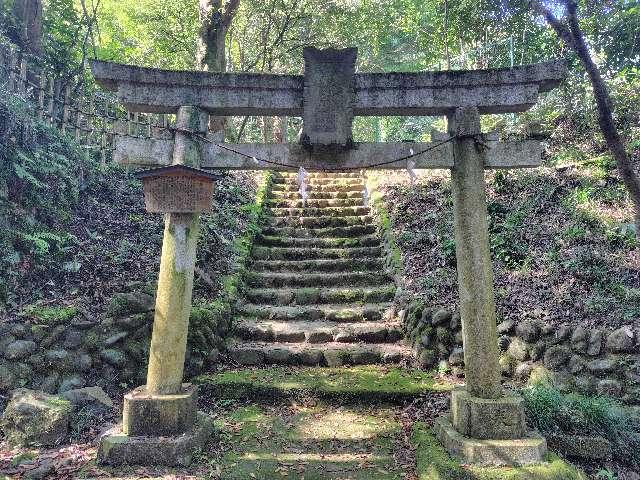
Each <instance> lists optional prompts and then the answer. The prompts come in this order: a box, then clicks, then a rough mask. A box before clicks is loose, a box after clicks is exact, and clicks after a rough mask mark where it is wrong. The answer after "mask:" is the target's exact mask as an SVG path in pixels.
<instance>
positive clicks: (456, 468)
mask: <svg viewBox="0 0 640 480" xmlns="http://www.w3.org/2000/svg"><path fill="white" fill-rule="evenodd" d="M411 440H412V443H413V445H414V446H415V447H416V463H417V467H416V473H417V475H418V479H419V480H587V477H586V475H585V474H584V473H582V472H581V471H579V470H578V469H576V468H575V467H574V466H573V465H571V464H569V463H567V462H565V461H564V460H562V459H560V458H559V457H557V456H556V455H553V454H549V455H547V458H546V462H544V463H541V464H538V465H529V466H524V467H517V468H513V467H477V466H468V465H460V462H458V461H457V460H455V459H453V458H452V457H450V456H449V454H448V453H447V452H446V451H445V450H444V448H443V447H442V445H440V443H439V442H438V440H437V439H436V438H435V436H434V435H433V433H432V431H431V429H429V428H428V427H427V426H426V425H425V424H423V423H417V424H416V425H415V426H414V430H413V436H412V439H411Z"/></svg>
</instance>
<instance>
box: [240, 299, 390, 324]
mask: <svg viewBox="0 0 640 480" xmlns="http://www.w3.org/2000/svg"><path fill="white" fill-rule="evenodd" d="M237 313H238V315H240V316H241V317H250V318H254V319H267V320H274V321H296V320H302V321H307V322H311V321H329V322H347V323H349V322H351V323H355V322H379V321H381V320H383V319H384V320H390V319H391V318H393V315H394V313H395V312H394V309H393V307H392V305H391V304H390V303H371V304H367V305H356V306H354V305H350V306H345V305H333V304H326V305H318V304H316V305H300V306H295V307H294V306H275V305H256V304H252V303H245V304H242V305H240V306H239V307H238V308H237Z"/></svg>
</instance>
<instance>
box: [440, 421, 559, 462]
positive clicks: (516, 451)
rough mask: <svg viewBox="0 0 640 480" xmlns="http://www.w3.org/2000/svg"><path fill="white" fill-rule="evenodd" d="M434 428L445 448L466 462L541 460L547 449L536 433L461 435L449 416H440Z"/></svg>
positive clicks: (543, 440) (544, 442)
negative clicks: (487, 436)
mask: <svg viewBox="0 0 640 480" xmlns="http://www.w3.org/2000/svg"><path fill="white" fill-rule="evenodd" d="M434 431H435V434H436V437H437V438H438V440H439V441H440V442H441V443H442V444H443V446H444V448H445V449H446V450H447V451H448V452H449V453H450V454H451V455H452V456H454V457H456V458H457V459H458V460H460V461H461V462H462V463H465V464H477V465H516V466H517V465H530V464H532V463H540V462H542V461H543V457H544V455H545V453H546V451H547V442H546V440H545V439H544V438H543V437H541V436H540V435H538V434H536V433H529V434H527V435H526V436H523V437H522V438H518V439H512V440H480V439H476V438H469V437H465V436H463V435H461V434H460V433H459V432H457V431H456V429H455V428H453V425H452V424H451V422H450V420H449V418H447V417H440V418H437V419H436V421H435V423H434Z"/></svg>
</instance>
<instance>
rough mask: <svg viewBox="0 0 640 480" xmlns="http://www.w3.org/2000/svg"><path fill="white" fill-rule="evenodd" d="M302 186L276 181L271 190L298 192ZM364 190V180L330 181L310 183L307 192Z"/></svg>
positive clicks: (359, 191)
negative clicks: (318, 183)
mask: <svg viewBox="0 0 640 480" xmlns="http://www.w3.org/2000/svg"><path fill="white" fill-rule="evenodd" d="M299 189H300V187H299V186H298V184H296V183H276V184H275V185H273V186H272V187H271V192H272V193H275V192H294V193H298V190H299ZM363 190H364V184H363V183H362V182H357V183H354V182H351V183H342V182H340V183H329V184H326V185H315V184H308V185H307V192H329V193H343V192H358V193H360V194H361V193H362V191H363Z"/></svg>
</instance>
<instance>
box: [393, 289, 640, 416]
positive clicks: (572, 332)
mask: <svg viewBox="0 0 640 480" xmlns="http://www.w3.org/2000/svg"><path fill="white" fill-rule="evenodd" d="M398 313H399V316H400V318H401V320H402V323H403V328H404V332H405V335H406V337H407V339H408V341H409V342H410V343H411V345H412V346H413V349H414V352H415V354H416V361H417V363H418V365H419V366H420V367H421V368H425V369H430V368H439V369H440V370H443V371H450V372H451V373H453V374H454V375H458V376H461V377H462V376H463V375H464V353H463V349H462V331H461V322H460V315H459V314H458V313H457V312H452V311H450V310H448V309H445V308H437V307H436V308H433V307H428V306H425V305H424V304H423V303H421V302H419V301H416V302H412V303H411V304H410V305H409V306H408V307H407V308H405V309H403V310H400V311H399V312H398ZM498 335H499V346H500V351H501V357H500V365H501V368H502V373H503V375H504V376H505V377H508V378H511V379H513V380H516V381H526V380H528V379H529V377H530V375H531V374H532V372H534V374H536V371H537V372H539V369H537V368H536V367H538V366H543V367H545V368H546V369H547V370H548V371H549V372H550V376H551V379H552V381H553V383H554V384H555V385H556V386H557V387H558V388H559V389H560V390H566V391H569V390H571V391H578V392H581V393H587V394H598V395H607V396H611V397H616V398H619V399H621V400H622V401H624V402H627V403H631V404H640V331H639V330H638V329H637V328H634V327H632V326H624V327H620V328H618V329H615V330H608V329H604V328H600V329H595V328H594V329H588V328H584V327H582V326H575V325H570V324H568V323H567V324H562V325H552V324H550V323H543V322H539V321H534V320H526V321H522V322H519V323H515V322H513V321H504V322H502V323H500V324H499V325H498Z"/></svg>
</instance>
